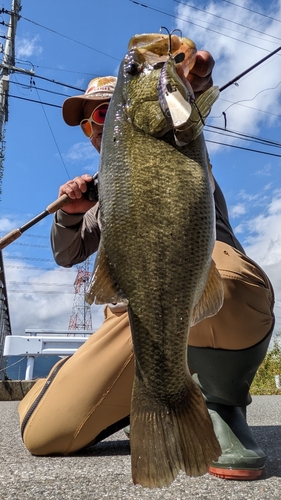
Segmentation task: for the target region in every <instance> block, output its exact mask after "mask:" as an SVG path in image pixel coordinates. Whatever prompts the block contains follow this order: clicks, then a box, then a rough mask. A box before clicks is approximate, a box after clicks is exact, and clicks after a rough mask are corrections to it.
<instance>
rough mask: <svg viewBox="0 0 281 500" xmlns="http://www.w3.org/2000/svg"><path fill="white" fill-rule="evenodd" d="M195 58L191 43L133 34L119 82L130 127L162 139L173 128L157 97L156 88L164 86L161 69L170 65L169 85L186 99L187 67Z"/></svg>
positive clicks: (159, 36)
mask: <svg viewBox="0 0 281 500" xmlns="http://www.w3.org/2000/svg"><path fill="white" fill-rule="evenodd" d="M169 40H170V47H169ZM169 48H170V51H169ZM179 55H181V56H182V57H180V58H179V57H178V56H179ZM195 55H196V47H195V45H194V43H193V42H192V41H191V40H189V39H186V38H184V39H183V38H182V37H178V36H176V35H172V36H171V37H170V39H169V37H168V35H160V34H153V33H152V34H145V35H135V36H134V37H133V38H132V39H131V40H130V42H129V52H128V53H127V54H126V56H125V57H124V59H123V61H122V64H121V67H120V71H119V76H118V81H119V84H121V86H122V89H123V91H122V101H123V105H124V108H125V112H126V115H127V119H128V120H129V121H130V122H131V124H132V125H133V127H135V128H136V129H137V130H140V131H142V132H143V133H145V134H149V135H152V136H154V137H161V136H163V135H164V134H165V133H167V132H168V131H170V130H171V129H172V124H171V121H170V120H167V116H166V115H165V113H164V112H163V105H161V99H160V96H159V88H161V86H163V85H161V80H163V77H161V70H162V68H163V66H164V65H165V64H166V65H167V64H168V65H169V71H168V73H169V85H170V86H171V87H173V89H174V90H178V91H179V92H180V94H181V95H182V96H183V98H184V99H186V98H187V96H188V95H189V94H190V89H188V88H187V81H186V77H185V75H186V74H187V67H188V69H190V67H192V65H193V63H194V61H195ZM179 61H180V62H179ZM162 73H163V71H162ZM159 82H160V85H159ZM162 100H163V99H162Z"/></svg>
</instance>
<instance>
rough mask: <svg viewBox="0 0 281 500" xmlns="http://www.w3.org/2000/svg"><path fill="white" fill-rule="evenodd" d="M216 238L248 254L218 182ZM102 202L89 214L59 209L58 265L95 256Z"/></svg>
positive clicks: (55, 239)
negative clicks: (234, 225)
mask: <svg viewBox="0 0 281 500" xmlns="http://www.w3.org/2000/svg"><path fill="white" fill-rule="evenodd" d="M214 201H215V211H216V239H217V240H218V241H223V242H224V243H227V244H228V245H231V246H232V247H234V248H237V249H238V250H240V252H242V253H245V252H244V250H243V247H242V246H241V244H240V243H239V241H238V240H237V238H236V237H235V235H234V233H233V230H232V227H231V225H230V222H229V218H228V211H227V206H226V202H225V198H224V195H223V193H222V191H221V189H220V187H219V185H218V184H217V182H216V181H215V190H214ZM100 234H101V231H100V221H99V205H98V203H97V204H96V205H95V206H94V207H93V208H91V209H90V210H88V212H86V214H71V215H70V214H66V213H65V212H63V210H58V211H57V212H56V214H55V216H54V221H53V225H52V229H51V244H52V249H53V254H54V258H55V261H56V263H57V264H59V265H60V266H63V267H72V266H73V265H75V264H79V263H81V262H83V261H84V260H86V259H87V258H88V257H90V255H92V254H93V253H95V252H96V251H97V249H98V246H99V241H100Z"/></svg>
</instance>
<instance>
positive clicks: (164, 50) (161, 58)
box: [129, 33, 197, 77]
mask: <svg viewBox="0 0 281 500" xmlns="http://www.w3.org/2000/svg"><path fill="white" fill-rule="evenodd" d="M131 49H137V50H138V51H139V52H141V53H142V54H143V55H144V57H145V59H146V61H147V62H148V63H149V64H151V65H152V66H155V65H157V64H159V65H161V64H162V63H163V64H164V63H165V62H166V61H167V58H168V56H169V49H170V54H171V55H172V57H173V58H174V59H177V58H178V55H179V54H184V58H183V56H182V55H181V56H180V57H181V61H179V60H178V61H177V62H176V64H178V63H180V64H181V72H182V73H183V75H184V76H185V77H187V75H188V73H189V71H190V70H191V69H192V68H193V66H194V64H195V59H196V53H197V48H196V45H195V43H194V42H193V41H192V40H190V39H189V38H186V37H179V36H177V35H175V34H172V35H164V34H162V33H148V34H142V35H135V36H133V37H132V38H131V40H130V42H129V50H131ZM159 67H160V66H159Z"/></svg>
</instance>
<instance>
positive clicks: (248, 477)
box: [209, 467, 263, 481]
mask: <svg viewBox="0 0 281 500" xmlns="http://www.w3.org/2000/svg"><path fill="white" fill-rule="evenodd" d="M209 473H210V474H212V476H216V477H220V478H221V479H230V480H231V479H232V480H234V481H235V480H236V481H253V480H254V479H257V478H258V477H259V476H261V475H262V474H263V469H257V470H255V469H223V468H219V467H210V469H209Z"/></svg>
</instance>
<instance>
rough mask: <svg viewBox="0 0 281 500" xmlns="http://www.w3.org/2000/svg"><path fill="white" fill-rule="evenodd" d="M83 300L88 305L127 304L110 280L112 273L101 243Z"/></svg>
mask: <svg viewBox="0 0 281 500" xmlns="http://www.w3.org/2000/svg"><path fill="white" fill-rule="evenodd" d="M85 300H86V302H88V304H108V303H114V304H116V303H118V302H125V303H128V301H127V299H126V298H125V297H124V296H122V292H121V291H120V290H119V289H118V286H117V284H116V283H115V282H114V280H113V279H112V273H111V271H110V266H109V263H108V259H107V257H106V254H105V250H104V247H103V245H102V242H101V243H100V246H99V250H98V255H97V258H96V263H95V269H94V272H93V275H92V277H91V282H90V284H89V287H88V290H87V292H86V294H85Z"/></svg>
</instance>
